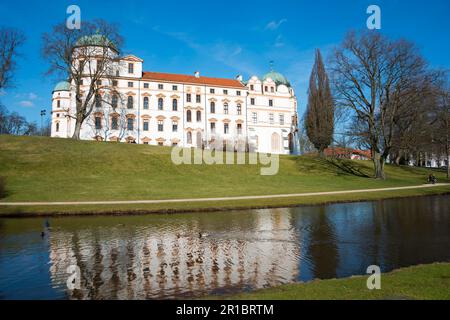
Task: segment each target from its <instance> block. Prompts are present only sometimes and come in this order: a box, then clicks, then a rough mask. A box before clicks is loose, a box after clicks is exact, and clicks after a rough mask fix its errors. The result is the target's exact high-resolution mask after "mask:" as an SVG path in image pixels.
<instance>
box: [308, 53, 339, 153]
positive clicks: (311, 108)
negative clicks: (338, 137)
mask: <svg viewBox="0 0 450 320" xmlns="http://www.w3.org/2000/svg"><path fill="white" fill-rule="evenodd" d="M305 128H306V133H307V135H308V138H309V140H310V141H311V143H312V144H313V145H314V147H315V148H316V149H317V150H319V154H320V156H321V157H324V150H325V149H326V148H327V147H328V146H329V145H330V144H331V142H332V140H333V133H334V101H333V97H332V95H331V90H330V81H329V79H328V75H327V73H326V71H325V66H324V64H323V61H322V56H321V54H320V50H319V49H317V50H316V60H315V63H314V67H313V69H312V72H311V77H310V80H309V90H308V105H307V108H306V116H305Z"/></svg>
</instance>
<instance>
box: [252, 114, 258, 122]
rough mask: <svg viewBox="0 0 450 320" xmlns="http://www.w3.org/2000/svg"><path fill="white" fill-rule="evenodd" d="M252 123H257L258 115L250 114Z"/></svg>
mask: <svg viewBox="0 0 450 320" xmlns="http://www.w3.org/2000/svg"><path fill="white" fill-rule="evenodd" d="M252 122H253V123H257V122H258V114H257V113H256V112H252Z"/></svg>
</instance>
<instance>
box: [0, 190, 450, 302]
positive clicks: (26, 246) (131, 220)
mask: <svg viewBox="0 0 450 320" xmlns="http://www.w3.org/2000/svg"><path fill="white" fill-rule="evenodd" d="M42 233H43V234H42ZM437 261H450V196H449V195H444V196H431V197H418V198H408V199H395V200H383V201H375V202H359V203H346V204H330V205H323V206H305V207H297V208H288V209H267V210H245V211H229V212H216V213H210V212H209V213H189V214H175V215H148V216H120V217H106V216H99V217H67V218H48V219H47V218H31V219H0V299H164V298H191V297H201V296H205V295H215V294H228V293H235V292H242V291H249V290H254V289H258V288H265V287H271V286H276V285H280V284H284V283H291V282H295V281H309V280H312V279H315V278H320V279H328V278H336V277H338V278H340V277H348V276H351V275H360V274H365V272H366V269H367V267H368V266H369V265H378V266H380V267H381V270H382V271H390V270H392V269H396V268H399V267H405V266H410V265H416V264H421V263H432V262H437ZM71 265H73V266H77V267H78V268H79V271H80V288H79V289H78V290H69V289H68V288H67V279H68V277H69V276H70V273H68V272H67V269H68V267H69V266H71Z"/></svg>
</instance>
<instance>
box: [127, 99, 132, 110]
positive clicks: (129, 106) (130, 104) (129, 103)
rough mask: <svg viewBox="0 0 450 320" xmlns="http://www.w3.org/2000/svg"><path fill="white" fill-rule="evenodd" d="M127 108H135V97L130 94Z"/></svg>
mask: <svg viewBox="0 0 450 320" xmlns="http://www.w3.org/2000/svg"><path fill="white" fill-rule="evenodd" d="M127 108H128V109H133V97H132V96H128V101H127Z"/></svg>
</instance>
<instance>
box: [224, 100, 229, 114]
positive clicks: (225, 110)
mask: <svg viewBox="0 0 450 320" xmlns="http://www.w3.org/2000/svg"><path fill="white" fill-rule="evenodd" d="M223 113H225V114H228V103H226V102H225V103H224V104H223Z"/></svg>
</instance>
